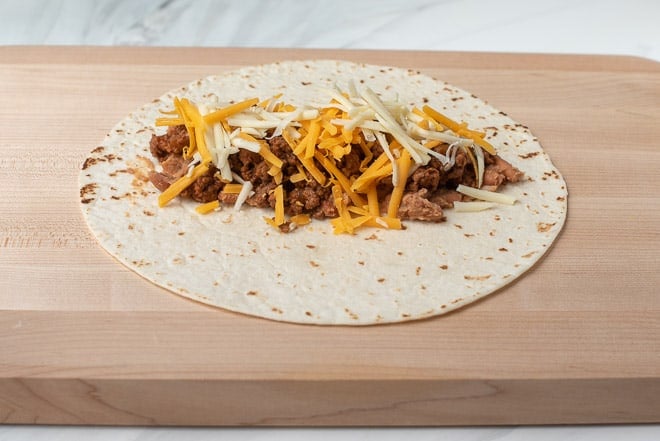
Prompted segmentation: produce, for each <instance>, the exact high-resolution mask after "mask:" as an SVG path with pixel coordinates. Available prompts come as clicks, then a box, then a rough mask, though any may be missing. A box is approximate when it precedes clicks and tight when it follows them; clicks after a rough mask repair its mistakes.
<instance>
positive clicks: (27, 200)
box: [0, 47, 660, 425]
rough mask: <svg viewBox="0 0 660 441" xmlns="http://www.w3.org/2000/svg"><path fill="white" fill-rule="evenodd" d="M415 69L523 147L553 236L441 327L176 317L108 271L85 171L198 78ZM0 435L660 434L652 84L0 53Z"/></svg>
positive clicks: (426, 67)
mask: <svg viewBox="0 0 660 441" xmlns="http://www.w3.org/2000/svg"><path fill="white" fill-rule="evenodd" d="M302 58H342V59H349V60H355V61H364V62H370V63H380V64H391V65H397V66H403V67H412V68H418V69H420V70H422V71H423V72H425V73H428V74H430V75H432V76H435V77H437V78H441V79H444V80H447V81H449V82H451V83H453V84H455V85H457V86H459V87H462V88H465V89H467V90H469V91H471V92H473V93H475V94H476V95H478V96H480V97H482V98H486V99H487V100H488V101H489V102H490V103H491V104H493V105H495V106H496V107H498V108H500V109H501V110H504V111H505V112H507V113H508V114H509V115H510V116H511V117H513V118H514V119H516V120H518V121H520V122H522V123H524V124H526V125H528V126H529V127H530V129H531V130H532V131H533V133H534V134H535V135H537V136H538V137H539V139H540V140H541V143H542V144H543V145H544V147H545V148H546V150H547V151H548V153H549V154H550V155H551V157H552V159H553V161H554V162H555V164H556V165H557V167H558V168H559V169H560V170H561V171H562V173H563V174H564V177H565V178H566V181H567V183H568V186H569V214H568V219H567V222H566V226H565V228H564V231H563V232H562V233H561V235H560V237H559V239H558V240H557V242H556V244H555V245H554V247H553V249H552V250H550V252H549V254H548V255H547V256H546V257H545V258H544V259H542V260H541V262H540V263H539V264H538V265H536V266H535V267H534V268H533V269H532V270H531V271H529V272H528V273H527V274H526V275H525V276H523V277H522V278H521V279H520V280H518V281H516V282H515V283H513V284H512V285H510V286H509V287H506V288H505V289H502V290H500V291H499V292H498V293H496V294H494V295H491V296H489V297H487V298H486V299H484V300H482V301H480V302H478V303H476V304H473V305H471V306H468V307H467V308H464V309H462V310H459V311H457V312H455V313H451V314H449V315H447V316H443V317H439V318H434V319H430V320H424V321H419V322H413V323H405V324H398V325H387V326H372V327H366V328H348V327H314V326H302V325H292V324H282V323H275V322H272V321H268V320H263V319H258V318H252V317H246V316H243V315H239V314H233V313H229V312H225V311H222V310H218V309H214V308H210V307H207V306H203V305H200V304H197V303H194V302H191V301H187V300H185V299H183V298H180V297H178V296H176V295H174V294H171V293H169V292H167V291H164V290H162V289H160V288H157V287H155V286H152V285H151V284H149V283H148V282H146V281H144V280H143V279H141V278H140V277H139V276H137V275H135V274H133V273H132V272H130V271H128V270H126V269H125V268H124V267H122V266H121V265H120V264H118V263H117V262H115V261H114V260H113V259H112V258H111V257H109V256H108V255H107V254H106V253H105V252H104V251H103V250H102V249H101V248H100V247H99V246H97V244H96V243H95V241H94V239H93V238H92V236H91V235H90V233H89V232H88V230H87V228H86V226H85V224H84V222H83V220H82V215H81V214H80V211H79V207H78V200H79V198H78V187H77V174H78V169H79V166H80V164H81V162H82V160H83V159H84V157H85V155H86V153H87V152H88V151H89V150H91V149H92V148H94V147H95V146H96V145H97V144H98V143H99V141H100V140H101V139H102V137H103V135H104V134H105V132H106V131H108V130H109V129H110V128H111V127H112V126H113V125H114V123H115V122H116V121H118V120H119V119H121V118H122V117H123V116H124V115H125V114H127V113H128V112H130V111H131V110H133V109H135V108H137V107H138V106H140V105H141V104H143V103H145V102H148V101H150V100H151V99H153V98H154V97H156V96H159V95H160V94H162V93H163V92H164V91H167V90H169V89H172V88H174V87H177V86H180V85H182V84H185V83H187V82H189V81H191V80H193V79H195V78H198V77H203V76H205V75H209V74H217V73H219V72H222V71H225V70H228V69H232V68H235V67H239V66H241V65H245V64H258V63H264V62H270V61H274V60H278V59H302ZM0 96H1V97H2V103H3V105H2V106H0V152H1V153H2V154H1V155H0V422H6V423H44V424H45V423H64V424H93V423H97V424H168V425H169V424H201V425H210V424H213V425H216V424H223V425H224V424H230V425H242V424H265V425H372V424H379V425H407V424H419V425H444V424H523V423H527V424H542V423H595V422H652V421H654V422H659V421H660V271H659V269H660V267H659V264H658V261H659V260H660V234H659V232H660V228H659V227H658V226H659V225H660V197H659V196H658V190H657V188H658V185H659V184H660V178H658V170H660V147H659V144H658V135H660V131H659V127H660V106H659V103H660V65H659V64H658V63H655V62H652V61H648V60H643V59H638V58H630V57H602V56H559V55H557V56H551V55H531V54H530V55H524V54H519V55H513V54H478V53H471V54H466V53H440V52H376V51H327V50H310V51H307V50H267V49H162V48H152V49H146V48H140V49H137V48H135V49H128V48H80V47H78V48H63V47H5V48H0Z"/></svg>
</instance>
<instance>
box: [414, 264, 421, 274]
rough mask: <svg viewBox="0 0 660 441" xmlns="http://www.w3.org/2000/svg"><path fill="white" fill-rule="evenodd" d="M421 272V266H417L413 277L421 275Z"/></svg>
mask: <svg viewBox="0 0 660 441" xmlns="http://www.w3.org/2000/svg"><path fill="white" fill-rule="evenodd" d="M421 272H422V267H421V266H418V267H417V268H415V275H417V276H419V275H420V274H421Z"/></svg>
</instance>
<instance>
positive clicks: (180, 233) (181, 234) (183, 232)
mask: <svg viewBox="0 0 660 441" xmlns="http://www.w3.org/2000/svg"><path fill="white" fill-rule="evenodd" d="M176 234H178V235H179V236H183V235H184V234H186V232H185V231H179V232H178V233H176Z"/></svg>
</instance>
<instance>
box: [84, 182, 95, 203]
mask: <svg viewBox="0 0 660 441" xmlns="http://www.w3.org/2000/svg"><path fill="white" fill-rule="evenodd" d="M97 188H98V185H97V184H95V183H94V182H91V183H89V184H86V185H84V186H83V187H82V188H81V189H80V197H81V198H85V196H88V193H91V194H95V193H96V189H97ZM92 200H93V198H92ZM83 203H86V202H83Z"/></svg>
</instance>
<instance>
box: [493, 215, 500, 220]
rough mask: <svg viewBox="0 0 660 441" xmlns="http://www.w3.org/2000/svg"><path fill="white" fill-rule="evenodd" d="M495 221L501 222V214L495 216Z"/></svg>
mask: <svg viewBox="0 0 660 441" xmlns="http://www.w3.org/2000/svg"><path fill="white" fill-rule="evenodd" d="M493 219H495V220H496V221H499V220H500V219H502V218H501V217H500V215H499V214H496V215H495V216H493Z"/></svg>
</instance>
